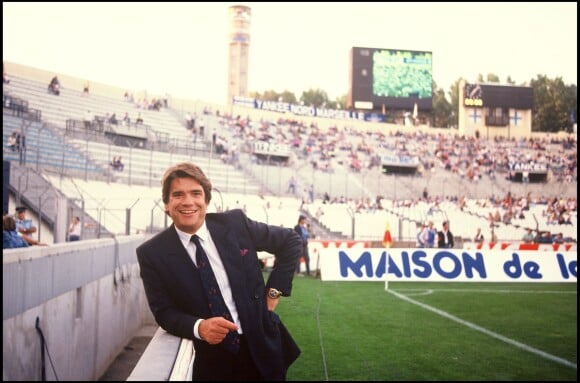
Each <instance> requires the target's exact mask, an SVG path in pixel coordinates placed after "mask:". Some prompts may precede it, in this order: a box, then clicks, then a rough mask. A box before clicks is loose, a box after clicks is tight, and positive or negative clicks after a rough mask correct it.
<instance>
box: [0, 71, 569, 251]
mask: <svg viewBox="0 0 580 383" xmlns="http://www.w3.org/2000/svg"><path fill="white" fill-rule="evenodd" d="M59 78H60V76H59ZM92 85H93V86H92V88H93V87H94V88H95V89H98V85H99V84H95V83H93V82H92ZM80 89H81V88H79V90H75V89H69V88H68V87H67V84H66V83H64V84H63V88H62V90H61V94H60V96H59V97H55V96H53V95H51V94H49V93H48V92H47V91H46V84H45V83H44V82H42V81H39V80H38V79H35V78H27V77H25V76H19V75H18V74H13V75H12V76H11V81H10V83H9V84H5V85H4V107H3V111H4V113H3V117H4V118H3V120H4V122H3V125H4V126H3V128H4V129H3V142H4V146H3V147H4V149H3V153H4V158H5V160H8V161H10V162H11V163H12V164H13V165H14V167H15V168H18V167H21V168H27V169H32V170H33V171H34V174H35V175H36V177H37V178H38V179H39V183H40V182H41V181H40V180H43V181H42V182H44V183H46V184H48V185H51V186H52V187H54V188H55V189H58V190H59V193H62V194H63V195H64V196H65V198H67V199H68V200H69V201H71V204H72V206H73V208H74V209H76V210H75V211H78V210H82V211H84V213H85V214H86V216H87V217H86V219H87V222H89V227H94V234H93V235H94V236H99V235H120V234H126V233H138V232H144V231H157V230H160V229H161V228H163V227H164V226H165V225H166V224H167V222H166V217H165V215H164V213H163V209H162V208H161V207H162V206H161V202H160V192H159V182H160V179H161V176H162V174H163V171H164V170H165V169H166V168H167V167H168V166H169V165H171V164H174V163H176V162H180V161H192V162H195V163H197V164H199V165H200V166H202V168H203V169H204V171H205V172H206V174H207V175H208V176H209V177H210V179H211V180H212V183H213V184H214V187H215V189H216V193H215V194H214V199H213V201H212V206H213V208H214V209H215V210H216V211H217V210H221V209H230V208H234V207H240V208H244V209H245V210H246V211H247V212H248V214H249V215H250V217H252V218H255V219H258V220H263V221H267V222H270V223H274V224H279V225H283V226H287V227H292V226H293V225H294V223H295V221H296V217H297V216H298V215H299V214H307V215H308V216H309V218H310V221H311V222H313V224H314V225H315V231H316V232H317V233H318V234H319V236H322V237H328V238H334V237H335V238H342V239H353V240H360V241H377V242H380V240H381V238H382V236H383V231H384V228H385V224H386V223H390V228H391V234H392V236H393V238H394V239H395V240H396V241H398V242H403V241H406V243H410V242H411V241H413V239H414V238H415V235H416V230H417V228H418V225H419V224H420V223H421V222H426V221H429V220H431V221H433V222H434V223H435V226H436V227H438V228H439V227H440V224H441V223H442V222H443V221H444V220H448V221H450V228H451V230H452V231H453V232H454V235H455V236H456V238H458V239H459V243H460V244H463V243H464V242H469V241H470V240H471V236H472V235H473V230H474V228H475V227H481V228H482V229H483V232H484V235H485V236H486V238H490V235H489V234H490V233H489V230H491V228H492V227H490V222H489V221H488V216H489V213H490V212H491V213H494V212H495V211H496V210H498V209H499V210H501V212H502V213H505V211H506V210H509V211H510V214H511V215H512V217H511V218H510V219H507V220H505V221H504V220H502V221H501V222H496V223H494V226H493V230H494V232H495V234H496V235H497V236H498V238H500V239H501V240H502V241H514V242H517V241H519V240H520V239H521V237H522V235H523V233H524V231H525V228H528V227H531V228H533V229H534V230H537V231H548V230H550V231H551V232H552V233H560V232H561V233H562V234H563V236H564V237H566V238H572V239H573V240H576V238H577V234H576V228H577V212H576V199H575V198H576V185H577V178H576V174H577V170H576V164H575V158H576V150H577V149H576V141H575V139H574V140H570V139H569V138H562V137H552V138H549V137H539V138H534V139H531V138H530V139H529V140H502V139H500V140H486V139H479V140H477V141H476V140H474V139H470V138H464V137H457V136H456V135H455V134H454V132H453V131H448V132H445V133H442V132H440V131H433V132H432V131H430V130H424V129H419V128H413V129H408V128H405V127H403V126H400V127H396V126H395V129H393V127H392V126H390V127H389V130H381V129H380V125H378V127H377V128H376V129H374V128H370V127H369V126H370V125H369V123H366V122H347V121H340V120H337V121H335V122H334V123H333V124H332V123H331V124H328V121H327V123H326V125H324V124H320V127H319V126H318V124H317V123H315V122H312V121H310V122H309V123H308V122H305V121H301V120H298V119H293V118H291V117H289V116H287V115H282V114H280V115H278V117H277V118H272V114H271V113H270V114H267V113H263V115H262V114H260V113H259V112H258V113H256V111H251V112H252V113H250V111H248V115H247V116H246V117H241V116H240V115H237V116H235V117H234V115H230V114H228V113H223V112H222V113H219V111H216V112H213V111H212V109H211V108H206V107H204V108H203V114H200V116H198V118H199V117H202V118H203V120H204V125H205V134H204V136H201V135H198V136H197V137H195V139H194V137H193V136H192V133H191V132H190V131H189V130H188V128H187V126H186V124H185V123H184V121H185V111H184V110H177V109H174V108H172V107H171V106H169V107H164V106H162V107H160V108H156V109H149V108H146V107H143V105H144V104H143V103H142V102H130V101H127V100H125V99H123V98H122V97H118V98H117V97H113V96H111V95H110V94H106V93H102V94H100V93H99V92H98V91H92V90H91V94H90V97H81V94H82V91H81V90H80ZM119 93H120V92H119ZM15 105H16V106H17V107H15ZM202 106H203V105H202ZM87 110H90V111H91V112H92V113H93V114H94V116H95V119H94V121H92V122H91V124H90V128H89V129H87V128H86V127H85V124H84V122H83V118H84V116H85V114H86V111H87ZM23 111H33V113H28V112H27V113H28V114H25V113H22V112H23ZM113 113H114V114H115V115H116V116H123V115H125V113H128V114H129V115H130V116H131V119H132V121H134V120H135V116H137V114H138V113H140V114H141V116H142V118H143V119H144V123H143V124H142V125H134V124H129V125H127V126H124V125H120V123H118V124H112V123H110V122H109V120H108V117H109V116H110V115H112V114H113ZM118 119H120V118H119V117H118ZM362 125H364V126H362ZM323 126H324V127H323ZM14 130H17V131H19V132H22V133H24V134H25V135H26V138H27V141H26V149H25V150H24V151H23V152H22V153H20V152H14V151H11V150H10V149H8V148H7V146H6V142H7V140H8V137H9V135H10V134H11V132H12V131H14ZM256 147H261V148H264V147H267V148H273V149H272V150H274V151H273V154H272V156H271V158H269V156H268V155H266V156H258V157H257V156H256V155H255V148H256ZM276 148H282V152H283V153H281V154H283V156H282V158H284V159H285V160H284V161H276V158H275V157H276V155H275V154H276V150H275V149H276ZM269 150H271V149H269ZM383 153H389V155H393V153H394V154H395V155H399V156H408V157H412V158H418V159H419V164H418V170H417V172H416V173H414V174H410V175H403V174H397V173H386V174H385V173H384V170H383V167H382V166H381V162H380V158H381V155H382V154H383ZM117 156H121V157H122V158H123V163H124V165H125V166H124V168H123V170H122V171H113V169H111V167H110V162H111V161H112V159H113V158H114V157H117ZM286 158H287V160H286ZM530 159H533V160H534V161H538V162H540V163H545V164H547V165H548V169H549V170H548V177H547V182H545V183H544V182H540V183H533V182H532V183H523V182H514V181H513V180H510V179H509V176H508V170H509V168H508V164H509V163H510V162H512V163H513V162H514V161H526V160H530ZM572 159H574V160H572ZM353 164H356V166H354V165H353ZM292 176H294V177H295V178H296V180H297V188H296V194H292V193H289V192H288V189H287V180H288V179H290V178H291V177H292ZM18 177H19V176H16V178H13V177H11V182H12V180H14V181H13V184H12V192H13V193H15V194H16V195H18V196H19V197H22V198H28V200H29V203H30V204H31V206H37V205H38V204H37V203H35V201H36V200H37V196H32V197H28V196H27V194H28V193H29V190H22V189H21V188H20V187H19V186H18V185H17V183H18ZM311 188H312V197H313V198H311V196H310V192H309V189H311ZM424 192H426V193H427V196H425V195H423V193H424ZM506 195H513V196H516V197H517V198H515V199H514V201H513V202H514V203H513V204H511V205H509V206H504V205H502V203H501V201H502V200H503V199H504V197H505V196H506ZM325 196H328V197H329V198H328V200H326V199H325ZM522 197H525V198H527V200H528V204H527V206H526V210H524V211H521V210H522V209H519V210H518V203H520V202H521V199H522ZM553 198H557V199H558V201H557V204H556V205H558V204H559V205H562V204H563V205H565V206H566V208H565V209H564V211H565V212H563V213H562V215H564V216H565V217H566V219H567V221H568V222H567V223H554V222H553V220H552V219H551V218H550V214H552V212H548V209H547V207H548V206H552V205H553V204H552V203H551V202H550V201H551V199H553ZM560 200H561V201H560ZM516 213H517V214H516ZM520 213H522V214H520ZM46 215H47V216H50V213H49V214H46ZM128 221H130V222H128ZM101 228H102V229H101Z"/></svg>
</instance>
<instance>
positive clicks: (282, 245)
mask: <svg viewBox="0 0 580 383" xmlns="http://www.w3.org/2000/svg"><path fill="white" fill-rule="evenodd" d="M241 214H243V213H241ZM243 217H244V218H243V219H244V223H245V225H246V227H247V230H248V232H249V233H250V236H251V238H252V241H253V242H254V244H255V247H256V250H257V251H266V252H268V253H270V254H273V255H274V258H275V260H274V267H273V268H272V271H271V272H270V274H269V277H268V281H267V283H266V287H267V288H268V287H274V288H276V289H278V290H280V291H282V293H283V295H284V296H290V295H291V293H292V279H293V278H294V270H295V269H296V262H298V258H299V257H300V255H301V254H302V238H301V237H300V236H299V235H298V233H297V232H296V231H294V230H293V229H291V228H284V227H281V226H274V225H268V224H265V223H262V222H257V221H253V220H251V219H249V218H248V217H247V216H245V214H243Z"/></svg>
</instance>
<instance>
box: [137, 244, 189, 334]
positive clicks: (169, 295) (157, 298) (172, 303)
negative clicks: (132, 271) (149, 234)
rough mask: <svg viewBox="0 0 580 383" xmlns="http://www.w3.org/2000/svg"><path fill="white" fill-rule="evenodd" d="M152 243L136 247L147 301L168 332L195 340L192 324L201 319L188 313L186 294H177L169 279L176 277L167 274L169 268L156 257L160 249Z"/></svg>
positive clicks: (156, 319)
mask: <svg viewBox="0 0 580 383" xmlns="http://www.w3.org/2000/svg"><path fill="white" fill-rule="evenodd" d="M155 249H156V247H155V246H152V245H142V246H140V247H139V248H137V259H138V261H139V267H140V273H141V278H142V280H143V286H144V288H145V294H146V296H147V301H148V303H149V307H150V309H151V312H152V313H153V316H154V317H155V321H156V322H157V324H159V326H161V327H162V328H163V329H165V330H166V331H167V332H169V333H171V334H173V335H175V336H178V337H181V338H187V339H194V338H195V337H194V333H193V327H194V324H195V322H196V321H197V320H198V319H200V318H199V317H197V316H195V315H191V314H189V313H188V309H187V307H189V305H188V304H187V302H181V300H182V299H184V298H185V295H184V294H175V291H172V290H174V289H175V287H172V286H170V285H169V283H168V280H171V279H173V280H175V278H172V277H171V276H169V275H168V273H167V270H166V268H164V267H163V265H160V264H159V262H160V261H159V258H158V257H156V256H155V254H156V253H158V251H156V250H155Z"/></svg>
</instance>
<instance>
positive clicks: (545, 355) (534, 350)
mask: <svg viewBox="0 0 580 383" xmlns="http://www.w3.org/2000/svg"><path fill="white" fill-rule="evenodd" d="M387 291H388V292H389V293H391V294H393V295H395V296H396V297H398V298H400V299H403V300H405V301H407V302H409V303H412V304H414V305H417V306H420V307H422V308H424V309H426V310H429V311H433V312H434V313H436V314H439V315H441V316H443V317H445V318H448V319H451V320H452V321H454V322H457V323H459V324H462V325H464V326H467V327H469V328H471V329H473V330H476V331H479V332H482V333H484V334H486V335H489V336H491V337H492V338H496V339H499V340H501V341H502V342H505V343H507V344H510V345H512V346H515V347H517V348H519V349H522V350H524V351H527V352H531V353H532V354H536V355H539V356H541V357H542V358H545V359H548V360H551V361H554V362H556V363H559V364H562V365H564V366H566V367H571V368H573V369H575V370H577V369H578V366H577V365H576V363H572V362H570V361H568V360H566V359H562V358H560V357H557V356H554V355H552V354H548V353H547V352H544V351H542V350H538V349H537V348H533V347H531V346H528V345H526V344H523V343H520V342H518V341H516V340H513V339H510V338H507V337H505V336H503V335H500V334H496V333H495V332H493V331H490V330H488V329H485V328H483V327H480V326H478V325H476V324H473V323H471V322H467V321H465V320H463V319H461V318H458V317H456V316H454V315H451V314H449V313H448V312H445V311H443V310H439V309H437V308H435V307H431V306H429V305H426V304H424V303H421V302H417V301H416V300H414V299H411V298H409V297H407V296H405V295H402V294H399V293H397V292H396V291H393V290H391V289H388V290H387Z"/></svg>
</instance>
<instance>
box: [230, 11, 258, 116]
mask: <svg viewBox="0 0 580 383" xmlns="http://www.w3.org/2000/svg"><path fill="white" fill-rule="evenodd" d="M228 16H229V23H230V34H229V54H228V93H227V97H228V100H227V104H228V105H231V104H232V103H233V97H234V96H243V97H247V96H248V52H249V50H250V20H251V17H252V11H251V9H250V7H247V6H245V5H233V6H231V7H229V8H228Z"/></svg>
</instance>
